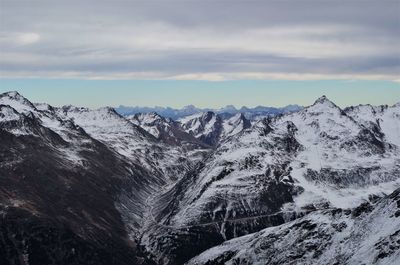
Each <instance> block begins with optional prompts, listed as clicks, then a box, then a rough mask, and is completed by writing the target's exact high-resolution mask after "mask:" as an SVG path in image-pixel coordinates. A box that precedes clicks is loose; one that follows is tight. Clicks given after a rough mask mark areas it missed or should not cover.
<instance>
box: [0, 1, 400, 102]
mask: <svg viewBox="0 0 400 265" xmlns="http://www.w3.org/2000/svg"><path fill="white" fill-rule="evenodd" d="M399 43H400V0H379V1H370V0H350V1H343V0H318V1H317V0H292V1H289V0H282V1H278V0H264V1H257V0H254V1H252V0H247V1H245V0H231V1H228V0H215V1H211V0H204V1H191V0H186V1H183V0H181V1H168V0H165V1H161V0H158V1H153V0H147V1H128V0H113V1H111V0H109V1H106V0H96V1H82V0H80V1H77V0H69V1H43V0H37V1H21V0H12V1H6V0H0V77H1V79H0V89H1V90H6V89H22V90H24V89H25V90H26V89H28V88H29V89H30V91H31V92H30V93H31V94H32V93H33V92H32V91H33V90H32V89H33V88H35V89H36V90H35V91H36V92H37V97H38V99H43V100H46V99H47V98H46V97H45V94H44V91H46V93H47V94H49V93H50V94H51V90H49V87H51V86H54V84H55V83H54V80H55V79H56V80H59V82H58V83H57V84H60V83H61V84H68V86H70V87H72V86H73V85H75V86H78V87H80V88H81V87H84V85H85V86H86V87H88V89H89V90H90V89H92V90H93V89H94V86H95V85H99V84H101V85H102V86H104V84H103V83H99V82H98V81H99V80H103V81H104V82H105V83H106V84H108V86H109V87H112V88H113V89H116V90H118V89H119V84H121V83H120V82H118V81H120V80H129V81H130V83H129V84H130V86H131V87H132V90H131V94H133V93H136V94H137V93H142V95H141V96H144V95H146V94H149V96H150V93H153V92H154V91H152V92H148V91H151V89H149V90H146V87H147V86H150V87H154V86H158V87H159V89H161V87H171V88H170V92H171V93H176V92H175V91H176V89H175V90H174V88H173V87H174V84H177V86H182V85H183V84H189V85H187V86H188V87H190V86H191V85H192V84H196V85H195V87H196V89H202V88H201V86H203V87H204V91H205V92H206V93H209V92H211V93H212V89H211V88H210V86H211V87H212V86H215V85H214V84H213V82H218V85H216V86H218V87H221V89H223V90H224V92H225V90H226V91H229V90H228V88H229V86H238V85H239V84H241V83H243V82H242V81H243V80H250V81H252V82H247V83H246V82H244V83H245V84H246V86H243V93H244V89H247V92H250V93H246V94H251V92H252V89H254V88H253V87H261V86H265V87H266V90H265V91H270V90H269V89H272V88H271V87H269V86H270V85H271V81H274V80H279V81H294V82H296V81H298V82H299V84H301V85H299V89H304V86H305V85H304V82H305V81H309V82H310V83H311V84H312V85H315V84H316V82H320V83H317V84H321V86H323V87H325V88H326V87H331V86H332V85H331V84H330V83H329V81H331V80H333V82H336V83H334V84H337V85H340V84H341V83H340V82H339V83H338V81H342V82H349V81H354V83H353V84H352V86H351V87H353V88H354V89H361V87H370V86H372V85H374V86H375V87H380V86H382V87H388V86H389V87H390V91H389V90H388V91H385V90H382V91H384V92H385V93H393V94H392V95H391V97H388V99H386V98H385V97H382V98H381V101H382V103H390V102H389V101H390V100H392V101H393V100H394V99H397V100H398V101H399V100H400V92H399V90H400V87H399V84H400V45H399ZM77 80H82V82H81V83H79V82H78V83H77ZM88 80H96V81H95V82H88ZM113 80H114V81H115V82H114V83H112V82H111V83H110V81H113ZM143 80H147V83H146V82H143ZM160 80H164V83H162V82H161V83H160ZM180 80H183V81H184V82H183V83H179V81H180ZM235 80H237V81H238V83H235ZM199 81H204V82H203V83H200V84H202V85H197V84H198V82H199ZM171 82H172V84H171ZM188 82H189V83H188ZM190 82H192V83H190ZM327 82H328V83H327ZM272 83H273V82H272ZM210 84H211V85H210ZM290 84H291V86H293V87H295V86H296V85H295V84H292V83H290ZM16 85H18V86H19V87H18V88H14V87H13V86H16ZM125 86H128V87H129V85H126V84H125ZM347 86H348V85H347ZM302 87H303V88H302ZM40 88H43V90H41V89H40ZM54 89H57V88H54ZM257 89H259V88H257ZM276 89H278V88H276ZM332 89H334V88H332ZM377 89H378V88H377ZM377 89H376V90H375V92H368V93H369V94H368V95H367V96H368V97H369V98H370V99H371V100H372V99H374V100H375V101H379V99H376V98H375V94H376V95H379V94H380V93H379V92H377V91H378V90H377ZM382 89H384V88H382ZM339 90H340V89H339ZM342 90H343V89H342ZM342 90H341V91H342ZM49 91H50V92H49ZM105 91H106V90H105ZM121 91H122V90H121ZM124 91H125V90H124ZM265 91H264V92H265ZM281 91H282V93H287V92H288V90H285V89H282V90H281ZM354 91H355V90H354ZM357 91H358V90H357ZM366 91H369V90H368V89H366ZM125 92H126V91H125ZM128 92H129V91H128ZM128 92H126V93H128ZM184 92H185V93H187V97H186V98H184V100H185V101H187V100H189V101H190V93H194V92H193V91H191V90H190V89H188V90H186V91H184ZM275 92H276V91H275ZM275 92H274V93H275ZM278 92H279V91H278ZM319 92H321V91H316V92H315V93H314V94H307V93H305V94H307V95H303V97H304V98H301V97H300V98H289V100H291V101H293V100H296V99H297V101H298V102H299V103H305V102H306V101H307V100H310V99H311V98H312V97H315V96H316V95H317V94H318V93H319ZM329 92H332V91H328V94H329ZM332 93H333V92H332ZM374 93H375V94H374ZM47 94H46V95H47ZM278 94H279V93H278ZM243 95H244V94H243ZM243 95H242V94H240V93H238V98H232V99H230V100H232V101H233V102H230V103H232V104H235V105H242V104H241V101H240V99H241V98H242V99H243ZM40 96H41V97H40ZM176 96H178V97H179V95H176ZM306 96H307V97H308V98H309V99H308V98H306ZM337 96H338V97H339V100H340V96H339V95H337ZM361 98H362V97H361ZM71 99H72V100H73V98H71ZM259 99H260V97H259V96H257V95H255V96H254V99H253V101H252V100H250V102H249V103H246V104H248V105H257V104H261V103H262V102H258V101H257V100H259ZM53 100H55V99H53ZM115 100H116V101H115V102H110V105H112V104H117V103H118V102H117V101H118V98H116V99H115ZM119 100H120V101H119V103H121V104H133V105H148V104H151V103H152V101H151V100H154V104H152V105H156V104H158V105H175V106H177V105H180V104H183V100H181V101H182V102H181V101H179V99H178V100H177V99H175V101H174V100H169V101H166V100H164V101H162V100H161V99H157V98H156V99H154V97H145V96H144V97H143V99H141V101H134V100H133V99H132V100H130V101H129V102H127V99H126V97H121V98H120V99H119ZM196 100H197V101H199V100H200V99H199V98H196ZM196 100H194V99H193V100H192V101H196ZM201 100H203V101H200V102H197V103H198V104H200V105H207V104H206V100H207V98H206V97H204V98H203V99H201ZM343 100H344V99H343ZM353 100H354V101H356V100H357V99H356V98H354V99H353ZM388 100H389V101H388ZM159 101H160V102H159ZM361 101H362V100H361ZM364 101H368V100H367V99H365V100H364ZM307 102H308V101H307ZM57 103H60V104H61V103H62V102H61V101H60V102H57ZM72 103H73V102H72ZM160 103H161V104H160ZM187 103H188V104H189V103H196V102H187ZM224 103H225V102H220V105H223V104H224ZM267 103H269V104H274V103H275V104H274V105H277V104H285V103H286V102H285V101H277V102H267ZM350 103H351V102H350ZM360 103H363V102H360ZM365 103H366V102H365ZM96 104H100V102H91V103H90V105H96ZM210 104H212V105H218V104H219V103H218V102H211V103H210ZM264 105H265V104H264Z"/></svg>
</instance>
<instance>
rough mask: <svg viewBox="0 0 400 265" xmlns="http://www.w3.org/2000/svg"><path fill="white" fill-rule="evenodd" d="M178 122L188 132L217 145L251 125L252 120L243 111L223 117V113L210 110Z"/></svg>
mask: <svg viewBox="0 0 400 265" xmlns="http://www.w3.org/2000/svg"><path fill="white" fill-rule="evenodd" d="M178 122H179V123H180V124H181V127H182V128H183V129H184V130H185V131H186V132H187V133H189V134H191V135H193V136H194V137H195V138H196V139H199V140H200V141H202V142H203V143H205V144H208V145H210V146H216V145H217V144H219V143H220V142H222V141H223V140H224V139H225V138H228V137H230V136H233V135H235V134H237V133H239V132H241V131H243V130H245V129H248V128H250V127H251V122H250V121H249V120H248V119H246V117H245V116H244V114H242V113H238V114H236V115H234V116H232V117H230V118H227V119H223V117H221V115H219V114H217V113H214V112H211V111H208V112H204V113H198V114H194V115H191V116H187V117H185V118H182V119H179V120H178Z"/></svg>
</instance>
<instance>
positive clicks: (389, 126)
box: [345, 103, 400, 147]
mask: <svg viewBox="0 0 400 265" xmlns="http://www.w3.org/2000/svg"><path fill="white" fill-rule="evenodd" d="M345 112H346V114H347V115H349V116H351V117H353V118H354V119H355V120H357V121H359V122H361V123H362V124H363V125H365V126H366V127H369V128H371V129H372V130H380V131H381V132H382V133H383V134H384V138H385V140H386V141H387V142H389V143H391V144H395V145H397V147H400V103H397V104H395V105H393V106H387V105H384V106H371V105H358V106H354V107H348V108H346V109H345Z"/></svg>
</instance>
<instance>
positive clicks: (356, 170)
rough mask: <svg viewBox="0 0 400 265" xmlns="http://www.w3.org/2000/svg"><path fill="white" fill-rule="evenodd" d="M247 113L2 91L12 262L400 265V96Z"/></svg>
mask: <svg viewBox="0 0 400 265" xmlns="http://www.w3.org/2000/svg"><path fill="white" fill-rule="evenodd" d="M262 108H263V107H260V108H257V111H260V113H261V112H262V111H263V110H262ZM193 111H197V110H196V109H195V107H193V106H189V107H187V108H186V113H191V112H193ZM235 111H236V109H235V108H234V107H232V106H228V107H226V108H225V109H224V113H218V112H214V111H210V110H208V111H205V112H198V113H192V115H188V116H186V117H184V118H180V119H178V120H174V119H171V118H168V117H163V116H162V115H160V114H159V113H154V112H150V113H137V114H133V115H128V116H124V115H121V114H120V113H118V112H117V111H116V110H114V109H113V108H109V107H105V108H99V109H88V108H84V107H75V106H64V107H53V106H51V105H48V104H46V103H32V102H30V101H29V100H28V99H26V98H24V97H23V96H22V95H20V94H18V93H17V92H8V93H3V94H0V264H7V265H8V264H24V265H25V264H30V265H47V264H80V265H82V264H166V265H170V264H184V263H188V264H225V263H226V264H265V263H268V264H335V263H334V260H335V262H337V264H361V263H363V262H364V263H366V264H396V261H397V260H398V258H399V256H400V247H399V244H398V240H399V238H398V235H399V233H400V232H399V231H400V224H399V220H400V219H399V218H400V217H399V216H400V213H399V211H400V210H399V209H400V208H398V207H399V205H400V202H399V193H400V191H399V190H398V189H399V188H400V143H399V142H398V138H399V137H397V136H398V131H397V127H399V125H400V104H396V105H393V106H370V105H359V106H354V107H348V108H345V109H341V108H340V107H338V106H337V105H336V104H335V103H333V102H332V101H330V100H329V99H328V98H326V97H325V96H323V97H321V98H319V99H317V100H316V101H315V103H314V104H313V105H311V106H308V107H305V108H303V109H301V110H298V111H294V112H293V111H289V112H288V113H281V114H279V115H264V116H257V117H256V118H253V119H251V120H250V119H249V118H248V117H247V116H246V113H245V112H246V111H248V110H247V109H244V108H242V109H241V110H239V111H238V112H237V113H235ZM242 111H243V112H242ZM255 115H258V114H255Z"/></svg>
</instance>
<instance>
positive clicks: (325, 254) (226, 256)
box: [187, 190, 400, 265]
mask: <svg viewBox="0 0 400 265" xmlns="http://www.w3.org/2000/svg"><path fill="white" fill-rule="evenodd" d="M399 260H400V190H396V191H395V192H394V193H392V194H391V195H390V196H387V197H385V198H383V199H381V200H380V201H378V202H377V203H376V204H375V205H370V204H363V205H361V206H360V207H358V208H356V209H354V210H352V211H351V210H342V209H340V208H338V209H332V210H319V211H315V212H313V213H310V214H309V215H307V216H305V217H303V218H300V219H297V220H295V221H292V222H288V223H286V224H283V225H281V226H277V227H271V228H267V229H265V230H262V231H260V232H258V233H255V234H249V235H246V236H243V237H239V238H236V239H233V240H230V241H227V242H225V243H223V244H222V245H220V246H217V247H214V248H211V249H209V250H207V251H205V252H203V253H202V254H200V255H199V256H197V257H195V258H193V259H192V260H190V261H189V262H188V263H187V264H193V265H194V264H196V265H201V264H209V265H211V264H213V265H217V264H221V265H222V264H227V265H229V264H236V265H238V264H271V265H272V264H273V265H278V264H298V265H302V264H316V265H317V264H318V265H322V264H324V265H328V264H343V265H353V264H354V265H356V264H382V265H383V264H385V265H395V264H397V263H398V261H399Z"/></svg>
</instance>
